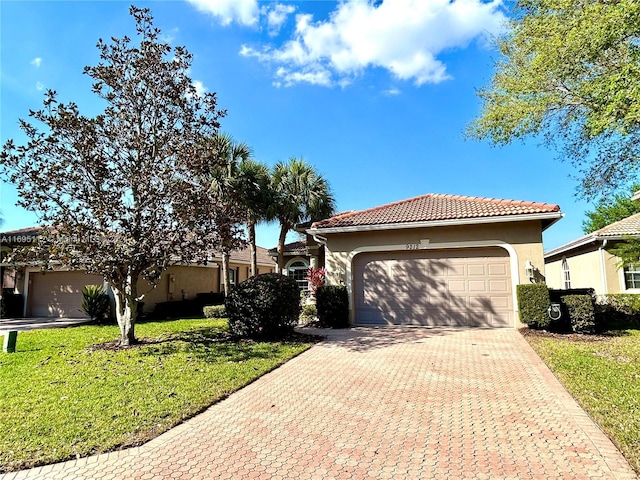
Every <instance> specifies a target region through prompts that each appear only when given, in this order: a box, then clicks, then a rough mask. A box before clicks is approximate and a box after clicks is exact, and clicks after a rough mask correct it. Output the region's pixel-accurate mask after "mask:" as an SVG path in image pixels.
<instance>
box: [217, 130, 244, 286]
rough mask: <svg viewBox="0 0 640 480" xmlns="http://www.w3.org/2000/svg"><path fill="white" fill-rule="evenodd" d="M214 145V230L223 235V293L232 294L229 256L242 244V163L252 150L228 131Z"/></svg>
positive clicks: (220, 135) (221, 239) (221, 244)
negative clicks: (239, 184) (228, 133)
mask: <svg viewBox="0 0 640 480" xmlns="http://www.w3.org/2000/svg"><path fill="white" fill-rule="evenodd" d="M210 143H211V146H212V147H213V149H214V151H215V157H214V159H213V162H212V165H213V167H212V169H211V177H212V178H211V195H212V198H213V199H214V201H215V203H216V205H217V207H216V208H215V209H214V210H213V211H212V212H211V215H212V219H213V220H214V223H215V230H216V233H217V234H218V236H219V238H220V242H219V243H220V250H221V254H222V284H223V287H224V294H225V295H228V294H229V289H230V288H231V285H230V280H229V259H230V257H231V252H232V250H234V249H236V248H239V247H241V246H243V245H244V244H245V243H244V239H243V236H242V226H241V225H242V222H243V221H244V220H245V214H246V210H245V209H244V208H243V197H242V195H241V193H242V192H241V191H240V190H239V189H238V183H239V178H238V177H239V175H240V163H241V162H243V161H247V160H249V159H250V158H251V149H250V148H249V146H248V145H247V144H246V143H243V142H236V141H234V140H233V138H232V137H231V136H229V135H227V134H224V133H220V134H217V135H216V136H214V137H213V138H212V139H211V141H210Z"/></svg>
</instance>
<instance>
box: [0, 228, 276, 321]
mask: <svg viewBox="0 0 640 480" xmlns="http://www.w3.org/2000/svg"><path fill="white" fill-rule="evenodd" d="M39 230H40V228H39V227H34V228H29V229H22V230H15V231H11V232H4V233H3V234H2V238H3V242H2V245H3V247H4V248H11V246H12V245H16V244H22V245H24V244H28V243H30V242H33V241H34V239H35V238H36V237H37V235H38V233H39ZM4 240H13V242H9V241H6V242H5V241H4ZM15 240H24V241H23V242H20V241H17V242H16V241H15ZM257 253H258V273H269V272H273V271H275V263H274V261H273V259H272V258H271V257H270V256H269V254H268V251H267V249H265V248H262V247H258V251H257ZM221 264H222V258H221V256H220V255H219V254H218V253H216V252H209V253H208V258H207V262H206V265H205V264H202V263H201V264H192V265H174V266H171V267H169V269H168V270H167V271H165V272H164V273H163V274H162V277H161V278H160V281H159V283H158V285H157V286H156V287H155V288H154V289H151V288H150V286H149V284H148V283H147V282H146V281H144V280H140V282H139V283H138V292H140V293H143V292H146V295H145V297H144V299H143V301H144V312H147V313H148V312H151V311H153V309H154V308H155V305H156V304H157V303H162V302H168V301H176V300H183V299H193V298H195V296H196V295H197V294H198V293H211V292H213V293H217V292H220V291H222V288H223V287H222V279H221V275H220V274H221V272H222V267H221ZM249 269H250V255H249V248H248V247H247V248H245V249H242V250H237V251H234V252H232V254H231V258H230V272H229V274H230V280H231V283H232V284H234V283H237V282H241V281H243V280H245V279H247V278H248V277H249ZM103 284H104V285H105V286H107V284H106V283H105V281H104V279H103V278H102V277H101V276H99V275H90V274H86V272H83V271H76V270H65V269H61V268H59V269H53V270H49V271H42V269H41V268H40V267H39V266H32V267H20V268H12V267H11V268H3V276H2V287H3V290H7V291H9V290H10V291H13V292H14V293H19V294H22V296H23V298H24V299H25V302H24V316H27V317H70V318H74V317H82V316H84V313H83V312H82V311H81V308H80V307H81V304H82V289H83V288H84V286H85V285H103Z"/></svg>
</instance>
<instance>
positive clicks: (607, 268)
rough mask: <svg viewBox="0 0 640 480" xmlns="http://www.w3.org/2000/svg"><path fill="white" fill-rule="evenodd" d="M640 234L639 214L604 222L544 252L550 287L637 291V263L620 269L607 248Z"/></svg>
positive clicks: (639, 282) (639, 275)
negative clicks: (585, 233)
mask: <svg viewBox="0 0 640 480" xmlns="http://www.w3.org/2000/svg"><path fill="white" fill-rule="evenodd" d="M626 236H633V237H640V213H637V214H635V215H632V216H630V217H628V218H625V219H624V220H620V221H619V222H615V223H612V224H611V225H607V226H606V227H604V228H601V229H600V230H596V231H595V232H592V233H590V234H588V235H585V236H584V237H581V238H578V239H577V240H574V241H572V242H569V243H567V244H565V245H562V246H560V247H558V248H554V249H553V250H549V251H548V252H546V253H545V254H544V261H545V270H546V277H547V285H549V287H551V288H558V289H566V288H593V289H595V291H596V294H598V295H604V294H609V293H640V264H639V265H638V266H637V267H625V268H619V267H618V265H619V261H620V259H619V258H618V257H616V256H615V255H613V254H612V253H610V251H609V250H610V249H611V248H612V247H615V246H616V245H617V244H619V243H620V242H623V241H624V238H623V237H626Z"/></svg>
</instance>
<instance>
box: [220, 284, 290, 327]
mask: <svg viewBox="0 0 640 480" xmlns="http://www.w3.org/2000/svg"><path fill="white" fill-rule="evenodd" d="M225 306H226V310H227V317H228V319H229V330H230V331H231V333H233V334H234V335H237V336H240V337H249V338H279V337H284V336H286V335H288V334H289V333H291V332H293V327H295V326H296V325H297V324H298V318H299V317H300V309H301V308H300V288H299V287H298V283H297V282H296V281H295V280H294V279H293V278H290V277H287V276H284V275H280V274H279V273H265V274H262V275H257V276H255V277H251V278H249V279H247V280H245V281H244V282H242V283H240V284H238V285H235V286H234V287H233V288H232V289H231V291H230V292H229V295H228V296H227V299H226V301H225Z"/></svg>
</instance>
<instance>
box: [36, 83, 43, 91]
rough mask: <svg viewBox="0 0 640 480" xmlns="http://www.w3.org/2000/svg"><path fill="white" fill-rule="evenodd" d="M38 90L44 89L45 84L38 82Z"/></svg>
mask: <svg viewBox="0 0 640 480" xmlns="http://www.w3.org/2000/svg"><path fill="white" fill-rule="evenodd" d="M36 90H38V91H39V92H41V91H42V90H44V85H43V84H42V83H40V82H36Z"/></svg>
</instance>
